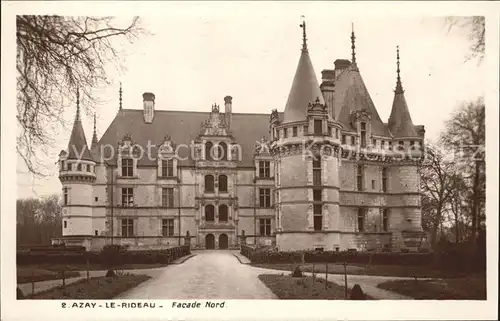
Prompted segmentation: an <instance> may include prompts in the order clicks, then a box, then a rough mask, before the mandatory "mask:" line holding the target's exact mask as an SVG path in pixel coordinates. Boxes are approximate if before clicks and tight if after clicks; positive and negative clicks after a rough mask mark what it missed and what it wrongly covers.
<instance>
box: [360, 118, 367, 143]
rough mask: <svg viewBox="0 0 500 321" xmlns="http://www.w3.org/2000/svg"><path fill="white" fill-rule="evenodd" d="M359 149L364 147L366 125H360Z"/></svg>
mask: <svg viewBox="0 0 500 321" xmlns="http://www.w3.org/2000/svg"><path fill="white" fill-rule="evenodd" d="M361 147H362V148H365V147H366V123H361Z"/></svg>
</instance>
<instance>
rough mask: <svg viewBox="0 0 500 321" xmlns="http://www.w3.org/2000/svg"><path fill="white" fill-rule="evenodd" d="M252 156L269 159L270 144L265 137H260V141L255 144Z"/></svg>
mask: <svg viewBox="0 0 500 321" xmlns="http://www.w3.org/2000/svg"><path fill="white" fill-rule="evenodd" d="M253 154H254V156H255V157H257V156H267V157H271V144H270V141H269V140H268V139H267V138H266V137H262V138H261V139H260V141H258V142H255V144H254V151H253Z"/></svg>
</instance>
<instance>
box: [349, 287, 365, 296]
mask: <svg viewBox="0 0 500 321" xmlns="http://www.w3.org/2000/svg"><path fill="white" fill-rule="evenodd" d="M349 300H366V296H365V294H364V293H363V290H362V289H361V286H360V285H359V284H355V285H354V286H353V288H352V290H351V296H350V297H349Z"/></svg>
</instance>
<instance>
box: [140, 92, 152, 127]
mask: <svg viewBox="0 0 500 321" xmlns="http://www.w3.org/2000/svg"><path fill="white" fill-rule="evenodd" d="M142 102H143V106H144V122H146V123H148V124H151V123H152V122H153V118H154V111H155V94H153V93H144V94H142Z"/></svg>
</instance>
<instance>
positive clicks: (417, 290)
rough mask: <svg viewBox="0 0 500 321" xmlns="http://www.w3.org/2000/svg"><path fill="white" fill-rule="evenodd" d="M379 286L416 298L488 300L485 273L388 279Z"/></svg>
mask: <svg viewBox="0 0 500 321" xmlns="http://www.w3.org/2000/svg"><path fill="white" fill-rule="evenodd" d="M378 287H379V288H381V289H384V290H389V291H393V292H397V293H400V294H403V295H407V296H410V297H412V298H414V299H416V300H486V275H485V274H483V275H472V276H469V277H460V278H451V279H439V280H398V281H388V282H384V283H381V284H379V285H378Z"/></svg>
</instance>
